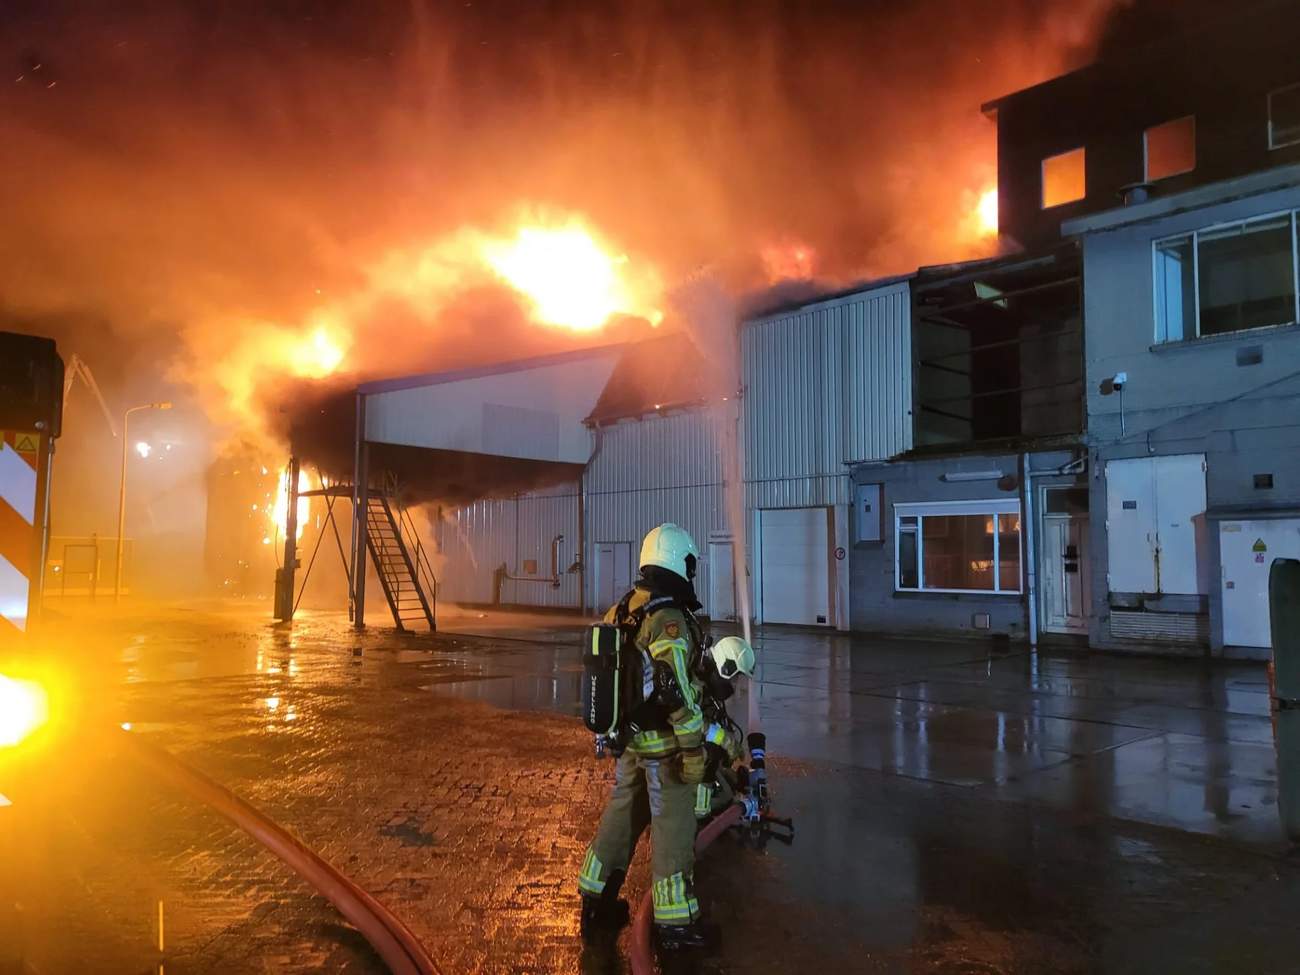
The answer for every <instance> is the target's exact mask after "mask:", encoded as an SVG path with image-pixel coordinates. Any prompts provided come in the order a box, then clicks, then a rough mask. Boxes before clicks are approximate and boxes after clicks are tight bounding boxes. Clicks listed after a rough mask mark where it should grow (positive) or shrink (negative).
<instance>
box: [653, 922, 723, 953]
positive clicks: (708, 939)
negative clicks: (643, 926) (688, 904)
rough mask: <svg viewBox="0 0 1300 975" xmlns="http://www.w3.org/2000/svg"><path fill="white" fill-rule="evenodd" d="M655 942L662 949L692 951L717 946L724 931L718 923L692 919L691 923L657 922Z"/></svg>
mask: <svg viewBox="0 0 1300 975" xmlns="http://www.w3.org/2000/svg"><path fill="white" fill-rule="evenodd" d="M654 935H655V944H657V945H658V946H659V950H660V951H692V950H700V949H709V948H716V947H718V944H719V943H720V942H721V941H722V932H721V931H720V930H719V928H718V926H717V925H716V924H706V923H705V922H704V921H692V922H691V923H690V924H656V925H655V926H654Z"/></svg>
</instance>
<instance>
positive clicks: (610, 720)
mask: <svg viewBox="0 0 1300 975" xmlns="http://www.w3.org/2000/svg"><path fill="white" fill-rule="evenodd" d="M630 596H631V593H629V594H628V596H625V597H624V599H623V601H622V602H620V603H619V606H618V609H617V611H616V612H615V614H614V617H615V619H616V620H617V622H615V623H597V624H596V625H594V626H592V627H591V628H590V629H589V630H588V631H587V645H586V647H585V649H584V653H583V677H584V679H583V688H582V711H583V722H584V723H585V724H586V726H587V728H588V729H589V730H590V731H592V732H594V735H595V753H596V758H597V759H602V758H604V757H605V755H606V754H611V755H613V756H614V757H615V758H617V757H618V756H619V755H621V754H622V753H623V750H624V748H625V747H626V745H627V742H628V741H629V740H630V739H631V738H632V737H633V736H635V735H636V734H637V733H638V732H640V731H641V730H643V729H645V728H648V727H654V726H655V725H657V724H659V723H662V720H663V718H664V716H665V715H666V713H667V712H668V711H671V710H672V709H673V708H674V707H675V706H678V705H679V704H680V691H679V690H678V689H677V687H676V686H675V683H674V682H673V680H671V679H670V675H669V674H667V673H664V672H662V671H660V670H659V669H656V670H655V672H654V688H653V691H652V693H650V694H649V695H648V696H646V695H645V693H644V687H643V686H642V681H641V680H640V679H638V678H641V677H642V675H641V674H640V672H639V671H640V667H639V666H634V664H639V662H640V657H641V654H640V653H639V652H638V651H637V649H636V643H635V640H636V631H637V629H638V628H639V627H640V625H641V622H642V621H643V620H644V619H645V618H646V616H647V615H648V614H649V613H650V612H653V611H654V610H655V609H657V608H660V606H661V605H662V606H668V605H672V604H674V602H675V601H674V600H672V599H670V598H661V599H655V600H651V601H650V602H648V603H647V604H646V605H645V606H643V607H640V608H639V609H637V610H629V608H628V600H629V599H630ZM733 643H734V644H738V645H739V646H733V645H732V644H733ZM719 648H721V652H718V651H719ZM742 648H743V649H742ZM704 655H705V657H706V659H709V660H711V661H712V662H713V663H714V664H715V666H713V667H706V668H705V674H704V677H705V685H706V688H707V693H709V694H710V695H712V696H713V697H714V698H715V699H716V700H718V701H719V702H721V701H725V700H726V699H727V698H729V697H730V696H731V694H732V692H733V691H734V685H733V684H732V680H731V678H733V677H735V676H737V675H738V674H742V673H743V674H745V675H746V676H750V675H752V673H753V665H754V655H753V650H752V648H750V647H749V645H748V644H747V643H745V642H744V641H741V640H739V639H738V638H736V637H724V638H723V639H722V640H721V641H719V643H718V644H716V645H715V644H713V642H712V641H711V640H707V642H706V643H705V646H704ZM724 668H726V669H727V670H730V673H727V672H726V671H725V670H724ZM715 676H716V678H717V679H716V680H715V679H714V678H715ZM725 715H726V712H725V709H724V710H723V719H724V720H725V722H726V723H727V724H728V725H729V726H730V727H731V728H732V729H735V731H736V732H737V736H739V729H738V728H737V727H736V725H735V724H734V723H733V722H731V720H730V718H727V717H726V716H725ZM748 745H749V764H748V765H740V766H738V767H737V768H736V769H735V770H734V771H735V775H736V790H735V802H736V804H737V805H739V806H740V809H741V816H740V823H739V824H737V825H736V826H735V827H733V828H735V829H738V830H740V831H741V833H742V836H743V837H747V838H748V839H749V840H750V841H752V842H753V843H755V844H756V845H760V846H761V845H763V844H764V843H766V841H767V840H768V839H769V838H773V837H775V838H776V839H778V840H780V841H781V842H783V843H786V844H792V843H793V842H794V822H793V821H792V820H790V819H786V818H782V817H780V816H774V815H772V812H771V808H770V807H771V796H770V793H769V791H768V781H767V736H766V735H764V734H762V733H761V732H754V733H752V734H750V735H749V738H748ZM710 766H711V767H714V768H716V767H717V763H714V762H711V763H710ZM714 784H715V785H716V778H715V779H714ZM706 821H707V818H706ZM700 825H701V826H703V825H704V822H702V823H701V824H700Z"/></svg>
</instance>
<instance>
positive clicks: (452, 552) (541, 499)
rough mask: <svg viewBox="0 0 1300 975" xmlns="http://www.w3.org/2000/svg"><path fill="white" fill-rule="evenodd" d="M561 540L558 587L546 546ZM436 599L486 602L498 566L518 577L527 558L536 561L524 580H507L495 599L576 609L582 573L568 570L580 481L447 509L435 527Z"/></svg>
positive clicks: (574, 552) (574, 551)
mask: <svg viewBox="0 0 1300 975" xmlns="http://www.w3.org/2000/svg"><path fill="white" fill-rule="evenodd" d="M561 535H562V536H564V537H563V540H562V541H561V542H560V546H559V576H558V578H559V580H560V584H559V586H555V585H553V584H552V583H551V582H549V581H546V580H548V579H550V578H552V575H551V545H552V542H553V541H554V539H555V538H556V537H557V536H561ZM439 537H440V543H439V548H440V556H441V558H440V564H439V567H438V582H439V598H440V599H443V600H446V601H448V602H466V603H491V602H493V600H494V599H495V595H496V594H495V592H494V591H493V589H494V584H495V576H496V572H497V570H498V568H499V567H500V566H502V565H504V566H505V567H506V571H507V572H508V573H509V574H510V575H512V576H524V575H525V572H524V569H525V562H527V561H529V560H531V561H535V562H536V563H537V566H536V573H535V574H528V579H529V581H524V580H520V579H515V580H512V579H507V580H506V581H505V582H504V583H503V584H502V587H501V601H502V602H504V603H508V604H513V605H519V606H546V607H554V608H560V607H568V608H574V609H576V608H578V607H579V606H581V604H582V592H581V588H580V579H581V576H580V574H579V573H578V572H576V571H573V572H571V571H569V570H570V568H571V567H572V566H573V565H574V563H575V562H577V561H578V555H579V553H578V539H579V531H578V486H577V485H576V484H565V485H559V486H557V487H553V488H549V489H547V490H545V491H538V492H534V493H531V494H524V495H520V496H518V497H515V498H505V499H491V500H485V501H476V502H474V503H473V504H470V505H466V506H465V507H463V508H457V509H454V510H452V511H450V512H448V513H447V515H446V518H445V520H444V522H443V524H442V525H441V526H440V527H439Z"/></svg>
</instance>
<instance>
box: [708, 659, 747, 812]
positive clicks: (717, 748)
mask: <svg viewBox="0 0 1300 975" xmlns="http://www.w3.org/2000/svg"><path fill="white" fill-rule="evenodd" d="M699 676H700V681H701V683H702V685H703V687H704V694H703V696H702V699H701V711H702V713H703V715H704V757H705V773H704V781H703V782H701V783H700V784H699V785H698V786H696V788H695V816H696V818H697V819H701V820H704V819H708V818H709V817H711V816H716V815H717V814H718V813H720V812H722V811H723V810H724V809H726V808H727V807H728V806H729V805H731V803H732V800H733V799H735V796H736V783H737V778H736V774H735V771H734V769H733V766H735V764H736V763H737V762H738V761H740V759H741V757H742V756H743V755H744V753H745V735H744V732H743V731H741V729H740V726H739V725H737V724H736V722H734V721H732V720H731V716H730V715H728V714H727V705H726V702H727V700H728V699H729V698H730V697H731V695H732V694H734V693H735V690H736V686H735V683H736V681H737V680H739V679H740V678H741V677H753V676H754V648H753V647H751V646H750V645H749V644H748V643H746V642H745V641H744V640H742V639H741V638H740V637H738V636H724V637H723V638H722V639H721V640H719V641H718V642H717V643H715V644H713V645H712V646H710V647H709V649H708V650H707V651H706V652H705V653H704V654H703V656H702V659H701V661H700V674H699Z"/></svg>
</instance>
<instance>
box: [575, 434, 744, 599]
mask: <svg viewBox="0 0 1300 975" xmlns="http://www.w3.org/2000/svg"><path fill="white" fill-rule="evenodd" d="M726 422H733V423H734V422H735V421H734V417H733V418H731V419H730V420H729V421H728V420H727V419H724V415H723V414H722V413H721V412H720V411H705V410H693V411H690V412H686V413H673V414H668V415H666V416H651V417H647V418H645V419H642V420H632V421H624V422H622V423H618V424H615V425H613V426H609V427H605V428H604V429H603V430H601V431H600V433H599V434H598V444H599V446H598V449H597V452H596V456H595V458H594V459H593V461H592V463H591V465H590V466H589V467H588V468H587V475H586V477H587V481H586V488H587V538H588V545H587V547H588V552H592V551H594V547H595V545H596V544H598V543H600V542H629V543H631V545H632V560H633V562H635V561H636V560H637V555H638V553H639V552H640V549H641V539H642V538H643V537H644V535H645V533H646V532H648V531H649V530H650V529H651V528H653V527H655V526H656V525H658V524H661V523H662V522H665V521H671V522H673V523H675V524H678V525H681V526H682V527H683V528H685V529H686V530H687V531H688V532H690V533H691V537H692V538H694V539H695V544H696V546H697V547H698V548H699V549H700V553H701V555H703V556H704V557H703V558H702V559H701V561H700V568H699V578H698V580H697V581H696V591H697V592H699V593H701V594H703V593H707V592H709V561H708V554H707V553H708V538H709V534H710V532H717V531H723V530H725V528H726V507H725V501H724V498H723V486H722V465H721V460H720V456H719V448H718V438H717V430H718V425H719V424H720V423H726ZM593 585H594V580H593ZM591 597H592V600H593V601H594V600H595V598H596V594H595V592H594V589H593V591H592V593H591ZM593 608H595V609H603V608H604V607H593ZM705 609H706V610H707V609H708V607H705Z"/></svg>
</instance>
